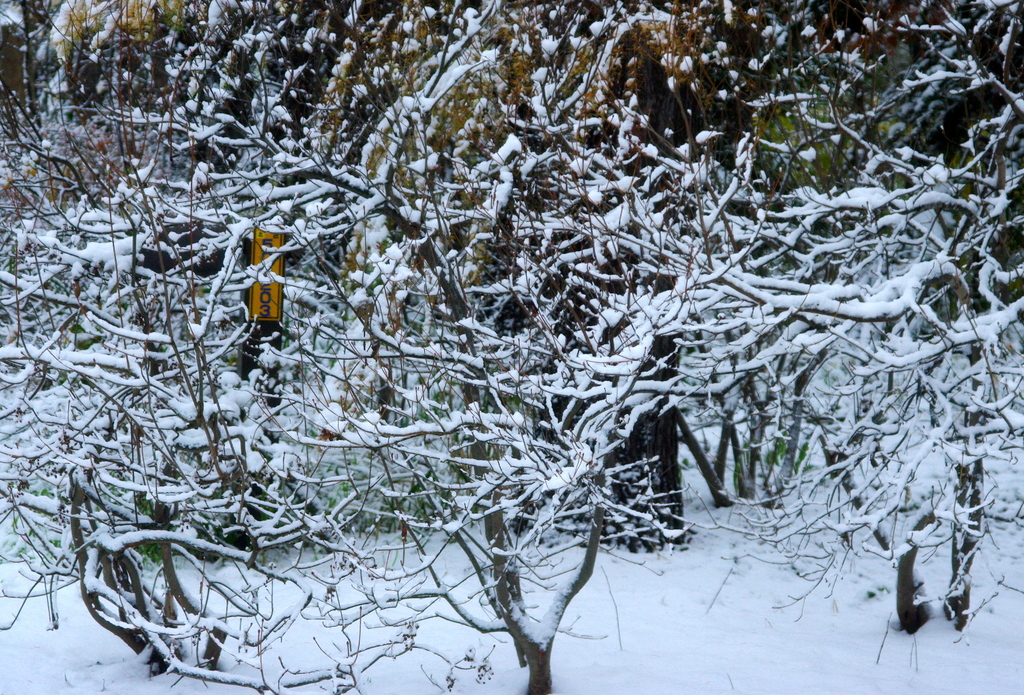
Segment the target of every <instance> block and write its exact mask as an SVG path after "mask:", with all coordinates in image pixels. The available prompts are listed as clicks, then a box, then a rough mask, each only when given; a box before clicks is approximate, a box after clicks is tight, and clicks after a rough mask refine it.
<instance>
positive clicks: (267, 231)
mask: <svg viewBox="0 0 1024 695" xmlns="http://www.w3.org/2000/svg"><path fill="white" fill-rule="evenodd" d="M0 7H2V8H3V18H4V25H3V27H2V32H3V34H2V38H3V43H2V46H0V61H2V63H0V64H2V65H3V71H2V81H3V94H2V99H0V138H2V141H0V148H2V152H3V159H2V161H0V187H2V190H0V245H2V247H3V254H2V257H3V259H4V261H3V265H2V268H0V296H2V300H0V316H2V326H3V329H4V331H5V332H6V335H5V343H4V345H3V346H2V347H0V432H2V437H0V536H2V544H0V548H2V555H3V558H4V562H5V563H6V564H7V565H9V566H12V567H14V566H16V567H18V568H19V570H18V571H19V572H21V573H22V574H23V575H24V576H28V577H31V578H32V581H31V582H29V584H27V585H25V586H24V587H23V588H19V589H17V590H15V589H10V590H7V589H5V593H6V594H7V595H8V596H10V597H11V598H12V599H16V600H18V599H24V598H27V597H29V596H37V597H40V599H41V600H43V597H48V599H49V601H50V603H48V604H47V605H50V606H51V610H49V611H48V613H49V617H48V618H47V619H48V621H49V624H50V625H51V627H54V628H56V627H57V626H58V624H59V616H58V613H57V611H56V609H55V608H52V606H53V605H55V604H53V597H54V596H55V595H56V593H57V592H59V591H61V589H62V587H68V586H72V585H75V586H77V587H78V589H77V591H78V592H79V594H80V599H81V602H82V606H83V607H84V609H85V610H86V612H87V613H88V615H89V616H91V618H92V619H93V620H94V621H95V622H96V623H97V624H98V625H99V626H100V627H101V628H102V629H105V630H106V631H107V632H109V633H111V634H112V635H113V636H114V637H115V638H117V639H119V640H120V641H121V642H122V643H123V644H124V645H125V648H126V649H130V650H131V652H134V653H136V654H139V655H140V659H142V660H143V661H144V662H145V664H146V665H147V668H148V669H149V670H150V671H151V672H152V673H154V674H161V673H167V672H169V673H171V674H174V675H176V676H183V677H188V678H195V679H199V680H201V681H206V682H214V683H222V684H225V685H239V686H245V687H249V688H253V689H257V690H260V691H265V692H283V691H286V690H289V689H303V688H313V689H314V690H315V689H318V688H321V687H327V688H328V689H332V690H333V691H335V692H342V691H345V690H347V689H352V688H361V687H363V685H362V684H365V682H366V679H367V677H368V676H367V674H370V673H373V672H375V671H379V670H386V669H387V668H388V664H391V663H398V662H401V661H402V659H401V657H404V656H405V655H407V654H410V653H415V652H422V651H431V652H432V653H434V654H435V656H436V657H437V658H439V659H441V660H442V661H444V662H446V663H447V664H449V666H450V668H451V673H453V674H454V673H456V672H457V671H459V670H460V669H461V670H474V669H475V670H478V671H479V669H482V668H483V666H482V665H481V662H480V660H479V658H477V657H474V656H472V655H470V654H467V655H465V656H463V655H462V654H459V653H452V652H446V651H445V650H442V649H434V648H429V649H428V648H427V647H426V646H425V645H424V644H423V643H421V642H420V641H419V640H418V639H417V632H418V630H419V629H420V626H421V625H422V624H426V623H430V622H431V621H432V619H437V620H442V621H448V622H452V623H457V624H459V625H462V626H465V627H467V628H469V629H471V630H475V631H477V632H479V633H482V634H485V635H498V636H499V638H500V639H502V640H504V641H505V642H506V643H508V644H509V645H510V646H509V647H508V648H509V649H511V650H512V651H514V654H515V658H516V659H517V660H518V662H519V664H520V666H522V667H524V668H525V669H526V673H527V674H528V676H527V677H526V680H527V683H526V684H525V687H526V688H527V690H528V692H529V694H530V695H548V693H550V692H551V691H552V687H553V686H552V661H551V655H552V647H553V644H554V640H555V637H556V634H557V633H558V632H559V630H566V629H569V628H568V627H567V626H566V625H564V624H563V617H564V616H565V615H566V611H567V610H569V606H570V604H571V602H572V601H573V599H574V598H576V597H577V595H579V594H580V592H581V591H582V590H583V588H584V586H585V585H587V583H588V582H589V581H590V580H592V579H593V578H594V577H595V576H596V575H595V569H596V568H598V567H599V565H600V558H601V557H603V556H604V555H607V554H616V553H618V554H622V555H624V556H628V557H635V558H643V557H646V556H650V555H651V554H652V553H665V552H670V551H671V550H672V549H673V548H674V549H676V550H678V549H680V548H682V547H687V546H686V544H687V543H690V542H692V541H693V539H694V538H697V537H700V534H702V533H710V529H712V528H713V529H714V532H715V533H726V532H729V533H734V534H736V537H737V538H745V539H747V541H748V542H750V543H752V544H754V546H756V547H759V548H772V552H773V553H777V554H778V555H776V557H780V558H788V560H789V561H792V562H793V566H794V567H796V568H798V570H799V572H800V573H801V574H803V575H805V576H807V577H809V578H811V579H812V580H815V581H817V582H819V583H820V582H831V581H834V580H836V578H837V577H841V576H842V575H843V573H844V572H845V571H847V568H848V566H849V563H848V559H849V558H850V557H863V556H871V557H876V558H880V559H881V560H882V561H883V562H882V563H881V564H880V565H875V566H879V567H883V568H885V567H888V568H891V569H889V570H884V573H885V575H886V576H884V577H880V578H878V579H877V582H879V583H881V584H884V585H885V586H891V589H890V590H891V592H892V594H893V596H894V599H895V602H894V605H893V607H892V612H893V613H894V615H895V621H896V626H897V627H898V628H899V629H902V630H903V631H905V632H907V633H910V634H913V633H915V632H916V631H917V630H918V629H919V628H921V626H922V625H923V624H924V623H925V622H927V621H928V619H929V618H930V617H932V616H933V615H938V614H940V613H944V614H945V617H947V618H948V619H949V620H950V621H951V625H952V627H953V628H954V629H955V630H957V631H963V630H964V629H966V628H967V627H968V625H969V624H970V623H971V621H972V619H973V618H974V617H975V616H976V615H977V613H978V611H979V610H980V608H981V607H982V605H984V604H983V602H979V601H977V600H974V601H972V595H971V589H972V586H974V583H975V582H974V578H975V574H976V573H977V566H978V565H977V564H976V562H977V561H978V558H979V557H983V556H984V553H986V552H990V553H998V552H999V551H998V549H997V547H996V544H995V542H993V541H992V539H993V538H994V537H995V536H994V535H993V534H998V533H1000V532H1002V531H1005V530H1013V529H1016V527H1017V525H1018V524H1019V519H1020V518H1021V514H1022V510H1024V497H1022V496H1021V486H1020V485H1019V484H1018V479H1019V477H1020V476H1019V475H1018V474H1017V472H1016V471H1017V466H1018V458H1019V454H1020V451H1021V443H1022V442H1021V436H1020V431H1021V428H1022V426H1024V407H1022V403H1021V398H1020V393H1021V380H1022V376H1024V372H1022V366H1024V361H1022V359H1021V345H1022V336H1021V329H1020V326H1021V319H1022V317H1024V314H1022V312H1024V292H1022V289H1024V267H1022V263H1021V261H1022V260H1024V233H1022V222H1024V218H1022V213H1024V209H1022V208H1024V206H1022V202H1024V198H1022V192H1021V182H1022V176H1024V173H1022V169H1021V162H1022V161H1024V85H1022V78H1024V46H1022V39H1021V24H1022V13H1021V7H1020V3H1019V2H1008V1H1004V0H984V1H982V2H949V1H942V2H939V1H937V0H936V1H929V2H914V1H907V2H901V1H897V0H893V1H891V2H867V3H864V2H860V1H859V0H842V1H836V2H819V1H818V0H804V1H800V2H761V3H746V4H744V3H733V2H730V1H729V0H725V1H724V2H721V3H718V2H714V3H712V2H677V3H661V2H634V1H629V2H625V1H623V2H613V1H611V0H607V1H606V0H601V1H595V2H583V3H572V4H570V3H562V2H511V1H508V2H500V1H498V0H490V1H488V0H479V1H472V2H463V1H461V0H460V1H454V0H453V1H450V2H446V1H441V0H438V1H434V2H430V1H424V2H417V1H412V0H410V1H408V2H403V1H399V0H376V1H365V2H358V1H356V2H328V1H326V0H308V1H296V2H288V1H286V0H280V1H278V2H269V1H267V0H214V1H213V2H180V1H177V0H65V1H64V2H44V1H42V0H23V1H22V2H20V3H13V2H8V3H5V4H3V5H0ZM267 239H269V240H270V241H269V242H266V243H269V247H268V246H266V245H265V244H264V241H265V240H267ZM264 291H266V292H267V293H268V294H267V295H266V296H267V297H277V295H276V294H274V293H276V292H281V295H280V298H279V299H266V300H265V301H264V300H262V299H261V297H263V295H262V294H261V293H262V292H264ZM261 301H263V306H264V307H265V308H266V312H265V314H264V315H262V316H261V315H260V311H261V310H260V309H258V308H254V304H255V305H259V304H260V302H261ZM278 310H280V315H278ZM710 507H714V508H717V509H720V510H727V513H724V512H723V513H717V512H714V511H713V510H711V509H710ZM702 529H703V530H702ZM695 534H696V535H695ZM754 546H752V547H754ZM922 550H923V551H924V553H923V558H924V559H923V560H921V561H922V562H923V561H924V560H927V561H928V562H930V563H933V566H934V563H940V562H941V563H948V564H946V569H945V570H944V573H943V574H944V576H943V577H942V578H941V579H940V580H939V582H938V584H937V585H936V582H935V581H934V580H933V581H931V582H930V583H929V584H925V583H924V582H923V581H922V580H921V578H920V576H919V573H918V572H917V570H918V569H919V568H918V567H917V565H918V563H919V558H918V556H919V554H920V551H922ZM604 579H605V580H607V576H605V577H604ZM1001 581H1002V580H999V581H998V582H997V584H998V583H1000V582H1001ZM12 586H13V585H12ZM712 603H713V602H712ZM18 605H20V604H18ZM709 610H710V609H709ZM310 623H315V624H316V625H318V626H319V628H318V629H323V630H325V631H326V633H325V634H330V635H332V637H331V638H330V640H329V642H323V643H321V642H317V644H318V652H319V657H322V658H321V659H320V661H321V662H322V663H320V664H318V665H311V664H309V663H305V662H306V661H307V660H306V659H298V661H299V662H302V663H287V662H286V661H285V659H284V658H282V657H281V655H280V653H278V652H275V651H274V650H275V649H279V648H280V646H281V645H282V644H286V643H287V639H288V638H287V637H286V634H287V633H288V632H289V630H292V629H298V630H300V631H301V630H304V629H307V628H308V626H309V624H310ZM502 635H504V637H501V636H502ZM327 644H330V645H331V646H329V647H328V646H326V645H327ZM291 656H293V657H294V656H295V655H294V654H292V655H291ZM485 670H486V669H485ZM481 672H482V671H481ZM453 683H454V681H453ZM325 684H326V685H325ZM452 687H454V685H452Z"/></svg>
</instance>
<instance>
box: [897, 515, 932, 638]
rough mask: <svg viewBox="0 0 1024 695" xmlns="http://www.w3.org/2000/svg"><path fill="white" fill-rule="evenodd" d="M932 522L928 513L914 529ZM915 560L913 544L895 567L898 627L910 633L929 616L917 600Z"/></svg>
mask: <svg viewBox="0 0 1024 695" xmlns="http://www.w3.org/2000/svg"><path fill="white" fill-rule="evenodd" d="M934 522H935V514H934V513H928V514H926V515H924V517H922V518H921V520H920V521H918V522H917V524H915V525H914V530H915V531H921V530H924V529H925V528H927V527H928V525H929V524H932V523H934ZM912 543H913V542H912ZM916 562H917V546H916V545H914V546H913V547H912V548H911V549H910V550H908V551H907V552H906V553H905V554H904V555H903V557H901V558H900V559H899V563H898V564H897V568H896V615H897V616H898V617H899V621H900V627H901V628H903V630H904V631H905V632H906V633H907V634H910V635H912V634H914V633H915V632H917V631H918V630H919V629H920V628H921V626H922V625H924V624H925V623H926V622H928V618H930V617H931V614H930V613H929V612H928V606H926V605H925V604H923V603H918V602H917V595H918V593H920V588H921V585H922V582H921V581H920V580H919V579H918V578H917V576H916V572H915V571H914V564H915V563H916Z"/></svg>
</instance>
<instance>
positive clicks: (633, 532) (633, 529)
mask: <svg viewBox="0 0 1024 695" xmlns="http://www.w3.org/2000/svg"><path fill="white" fill-rule="evenodd" d="M676 358H677V355H676V345H675V341H674V340H673V339H672V338H671V337H668V336H659V337H657V338H655V340H654V344H653V345H652V346H651V355H650V361H649V362H648V365H645V368H644V370H643V371H644V372H645V373H647V372H653V373H652V374H651V376H650V377H649V378H650V379H651V380H652V381H657V382H666V381H668V380H670V379H672V378H674V377H675V376H676V375H677V373H678V370H677V369H676V366H675V362H676ZM662 410H663V409H662V407H660V406H659V407H656V408H653V409H652V410H650V411H648V412H647V413H645V414H644V415H643V416H641V417H640V418H639V419H638V421H637V423H636V425H635V426H634V427H633V430H632V431H631V432H630V433H629V436H628V437H627V438H626V441H625V442H624V444H623V446H622V448H621V449H620V450H619V451H618V453H617V456H616V462H617V465H619V466H622V465H625V464H630V463H635V464H636V465H635V466H634V467H633V468H632V469H629V470H626V471H623V472H620V473H618V474H617V475H616V476H615V479H614V480H613V481H612V490H613V494H614V495H615V501H616V502H618V503H619V504H620V505H622V506H624V507H629V508H630V509H634V510H636V511H637V512H639V513H640V514H644V515H648V514H649V515H650V516H652V517H653V519H654V524H653V525H652V526H649V527H648V528H643V526H642V525H640V526H639V527H637V524H636V522H633V521H623V522H620V523H621V525H622V526H624V527H625V528H616V527H615V526H614V525H610V530H611V531H612V532H613V533H619V534H622V535H623V537H624V542H625V544H626V545H627V546H628V547H629V549H630V550H633V551H637V550H639V549H640V547H641V544H642V545H643V546H645V547H647V548H653V547H656V546H658V545H660V544H661V543H662V542H663V540H664V538H663V534H662V532H661V530H662V529H664V530H672V531H681V530H682V529H683V528H684V524H683V492H682V478H681V476H680V474H679V429H678V427H677V422H676V414H675V408H669V409H668V410H665V411H664V412H662ZM641 524H642V522H641ZM680 539H681V534H680V536H675V537H672V538H670V540H680Z"/></svg>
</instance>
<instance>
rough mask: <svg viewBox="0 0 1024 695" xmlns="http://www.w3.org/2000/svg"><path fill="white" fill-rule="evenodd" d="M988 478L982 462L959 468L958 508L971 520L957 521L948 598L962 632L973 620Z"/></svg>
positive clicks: (950, 615)
mask: <svg viewBox="0 0 1024 695" xmlns="http://www.w3.org/2000/svg"><path fill="white" fill-rule="evenodd" d="M984 475H985V470H984V467H983V466H982V462H981V459H977V460H976V461H975V462H974V464H973V465H960V466H957V500H956V501H957V505H958V506H960V507H969V508H970V510H971V511H970V512H969V513H968V521H967V523H966V524H962V523H960V522H959V520H958V521H956V522H954V526H953V549H952V553H951V555H952V558H951V559H952V565H953V576H952V578H951V579H950V584H949V593H948V594H947V596H946V605H945V610H946V617H947V618H948V619H950V620H953V621H955V624H954V625H955V627H956V629H957V630H958V631H960V632H963V630H964V628H966V627H967V622H968V620H969V619H970V608H971V565H973V564H974V556H975V554H976V553H977V549H978V541H979V540H980V539H981V535H982V531H983V529H982V524H983V521H984V520H983V518H982V517H983V510H982V507H981V487H982V483H983V478H984Z"/></svg>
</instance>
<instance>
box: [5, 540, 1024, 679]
mask: <svg viewBox="0 0 1024 695" xmlns="http://www.w3.org/2000/svg"><path fill="white" fill-rule="evenodd" d="M996 530H997V534H996V540H997V541H999V540H1000V539H1002V542H1001V543H1000V546H1001V547H1000V548H999V549H996V548H994V547H993V546H992V545H989V546H988V548H987V553H986V555H985V556H984V558H983V559H982V560H980V561H979V565H980V569H978V571H977V572H976V581H977V588H976V598H977V599H979V600H980V599H983V598H985V597H991V596H992V594H993V593H994V592H995V591H996V590H999V592H1000V593H999V595H998V596H995V597H994V598H993V599H992V600H991V601H990V602H989V603H988V604H987V605H986V606H985V607H984V608H983V609H982V610H981V611H980V613H979V614H978V615H977V616H976V618H975V620H974V621H973V623H972V624H971V625H970V627H969V628H968V631H967V632H966V633H965V634H963V635H960V634H958V633H956V632H955V631H954V630H953V629H952V627H951V624H950V623H948V622H946V621H945V620H944V619H942V618H941V616H939V617H937V618H935V619H933V620H932V621H931V622H929V623H928V624H927V625H925V626H924V628H923V629H922V630H921V631H920V632H919V633H918V634H917V635H915V636H908V635H906V634H903V633H900V632H896V631H894V630H892V629H888V630H887V624H888V623H889V620H890V618H891V616H892V612H893V599H892V594H891V589H892V586H893V582H894V573H893V571H892V570H890V569H889V568H888V566H887V565H886V563H884V562H882V561H880V560H878V559H875V558H870V557H868V558H864V557H861V558H858V559H857V560H856V562H850V561H848V564H847V566H846V570H845V572H844V575H843V578H842V579H841V580H840V581H838V582H835V583H834V585H833V586H831V587H830V586H821V587H819V588H818V589H817V590H815V591H814V592H813V593H812V594H810V596H808V597H807V598H804V599H798V600H795V601H794V597H800V596H801V595H803V594H805V593H806V592H807V591H808V590H809V588H810V587H809V585H808V584H807V583H806V582H805V581H804V580H801V579H799V578H798V577H797V576H796V575H795V573H794V571H793V569H792V568H791V567H790V566H788V565H786V564H768V563H766V562H763V561H760V560H755V559H753V558H752V557H751V555H752V554H757V555H760V556H763V557H771V555H770V552H769V551H767V550H766V549H764V548H758V547H757V546H755V545H753V544H751V543H749V542H748V541H745V540H743V539H741V538H739V537H737V536H735V535H729V534H725V533H722V532H712V531H704V532H701V533H699V534H698V535H697V536H696V537H695V538H694V539H693V541H692V542H691V543H690V545H689V549H688V550H686V551H678V550H677V551H675V552H673V553H671V554H660V555H647V556H636V555H628V554H624V555H621V556H618V557H615V556H611V555H607V554H606V555H604V556H603V557H602V558H601V560H600V564H599V569H598V570H597V571H596V572H595V575H594V578H593V579H592V580H591V582H590V584H589V585H588V586H587V587H586V588H585V589H584V591H583V592H582V593H581V594H580V595H579V596H578V597H577V599H576V600H575V602H574V603H573V604H572V606H571V607H570V610H569V614H568V616H567V620H566V623H565V624H564V626H565V627H568V628H569V629H570V630H571V632H572V633H573V634H574V635H578V636H577V637H573V636H570V635H567V634H562V635H559V637H558V639H557V640H556V642H555V649H554V663H555V667H554V672H555V690H556V692H557V693H558V694H559V695H621V694H622V693H642V694H643V695H679V694H682V693H685V694H687V695H712V694H717V693H751V694H755V693H756V694H757V695H763V694H766V693H768V694H772V693H785V694H786V695H819V694H823V693H829V694H831V693H836V694H843V695H846V694H849V695H857V694H860V693H865V694H867V693H883V694H902V693H908V694H910V693H922V694H925V693H926V694H928V695H943V694H945V693H949V694H950V695H953V694H956V695H973V694H975V693H976V694H978V695H981V694H983V693H984V694H985V695H1011V694H1016V693H1020V692H1022V691H1024V659H1022V658H1021V657H1022V654H1024V636H1022V630H1021V625H1022V624H1024V594H1021V593H1017V592H1015V591H1013V590H1010V589H1007V588H1005V587H1004V588H1001V587H998V586H997V585H996V579H998V578H1002V579H1003V581H1004V583H1005V584H1007V585H1009V586H1013V587H1016V588H1024V562H1022V559H1021V552H1020V542H1019V541H1016V539H1015V536H1017V535H1020V534H1017V533H1015V530H1016V529H1014V528H1012V527H1011V528H1004V529H1002V531H999V529H996ZM737 557H738V558H739V559H734V558H737ZM638 563H640V564H638ZM947 567H948V559H947V558H943V557H941V556H938V555H937V556H935V557H934V558H933V559H932V560H931V561H930V562H929V563H927V564H925V565H924V568H923V569H924V574H925V577H926V578H927V579H928V581H929V584H928V588H929V589H930V590H932V591H934V592H938V591H939V590H940V588H941V586H942V581H943V579H942V577H943V573H944V572H945V571H946V569H947ZM14 571H15V568H14V567H13V566H11V565H6V566H0V581H3V582H4V584H5V585H6V586H11V585H12V577H13V573H14ZM613 599H614V601H613ZM976 603H977V601H976ZM16 609H17V605H16V604H15V603H13V602H0V622H3V621H7V620H9V618H10V617H11V615H12V614H13V612H14V611H15V610H16ZM59 609H60V614H61V624H60V629H59V630H56V631H47V630H46V620H45V612H46V607H45V605H44V604H43V603H42V602H36V603H31V604H29V605H28V606H27V607H26V608H25V611H24V613H23V615H22V616H21V619H20V620H19V621H18V623H17V624H16V625H15V626H14V628H12V629H11V630H9V631H7V632H0V695H54V694H64V693H66V694H68V695H85V694H90V695H91V694H93V693H103V692H106V693H111V694H112V695H155V694H157V693H179V694H180V695H198V694H199V693H203V694H204V695H221V694H222V693H241V692H244V691H242V690H239V689H237V688H231V687H226V686H207V685H204V684H202V683H197V682H192V681H187V680H182V681H180V682H178V679H177V678H176V677H172V676H166V675H165V676H159V677H156V678H149V677H148V676H147V669H146V667H145V665H144V664H143V663H141V662H140V661H139V660H138V659H136V658H134V657H132V656H131V654H130V653H128V652H127V651H126V648H125V647H124V646H123V645H122V644H121V643H120V642H119V641H118V640H117V639H115V638H114V637H112V636H110V635H109V634H107V633H106V632H104V631H103V630H101V629H100V628H99V627H97V626H96V625H95V624H94V623H93V622H92V620H91V619H90V618H89V616H88V615H87V614H86V613H85V610H84V608H83V607H82V605H81V603H80V602H79V601H78V599H77V596H76V595H75V594H74V593H73V592H71V591H65V592H64V593H63V594H62V595H60V596H59ZM616 610H617V614H616ZM579 636H586V637H587V639H584V638H583V637H579ZM289 638H290V640H291V641H290V642H289V644H288V646H287V649H288V650H294V652H295V654H301V653H302V652H304V651H306V650H311V649H314V646H313V645H312V644H311V643H310V641H309V640H308V639H303V638H302V636H301V633H297V632H293V633H291V634H290V635H289ZM419 640H420V641H423V642H425V643H430V644H435V645H438V646H440V647H442V648H446V649H451V650H452V651H457V650H465V649H466V648H467V647H470V646H475V648H476V649H477V651H478V653H480V654H485V653H488V652H490V653H491V655H490V663H491V665H492V667H493V675H492V677H491V678H490V679H489V680H486V682H484V683H482V684H480V683H477V682H476V679H475V677H474V675H475V674H470V673H465V674H461V675H460V676H459V679H458V681H457V682H456V684H455V687H454V692H456V693H463V694H465V695H469V694H472V695H520V693H521V692H522V691H523V690H524V688H525V682H526V681H525V672H524V671H521V670H520V669H518V668H517V667H516V665H515V663H514V654H513V650H512V648H511V646H510V645H509V644H499V643H497V641H496V640H493V639H491V638H481V637H479V636H477V635H476V634H473V633H468V632H464V631H461V630H460V629H459V628H456V627H453V626H451V625H449V624H446V623H443V622H437V623H435V624H429V625H426V626H424V627H423V628H422V629H421V630H420V634H419ZM620 641H621V647H620ZM492 650H493V651H492ZM447 673H448V667H447V666H444V665H443V664H441V663H440V662H439V661H436V660H435V661H432V660H430V659H426V660H417V659H416V658H406V657H403V658H402V659H400V660H398V661H396V662H387V663H379V664H378V665H377V666H376V667H375V668H374V670H373V671H372V672H371V675H370V679H369V680H368V681H367V682H366V683H365V684H364V686H363V687H362V688H361V690H362V691H363V694H364V695H434V694H435V693H438V692H442V690H441V689H440V688H439V687H437V686H435V685H433V684H432V683H431V681H430V680H428V677H427V675H428V674H429V675H430V676H431V677H432V678H433V679H434V681H435V682H438V683H441V684H443V683H444V678H445V676H446V675H447ZM308 692H323V691H322V690H320V689H317V688H310V689H309V690H308Z"/></svg>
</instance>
